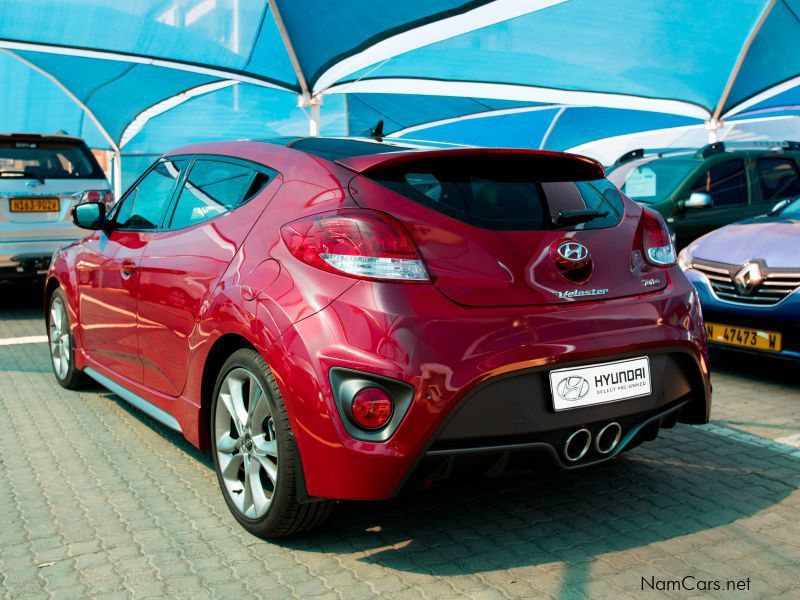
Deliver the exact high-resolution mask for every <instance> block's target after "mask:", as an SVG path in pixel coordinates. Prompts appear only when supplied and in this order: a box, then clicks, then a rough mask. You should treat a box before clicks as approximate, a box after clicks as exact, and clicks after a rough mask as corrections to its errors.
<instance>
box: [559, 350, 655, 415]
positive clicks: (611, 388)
mask: <svg viewBox="0 0 800 600" xmlns="http://www.w3.org/2000/svg"><path fill="white" fill-rule="evenodd" d="M550 391H551V392H552V394H553V408H554V409H555V410H568V409H570V408H579V407H582V406H592V405H594V404H605V403H606V402H618V401H619V400H627V399H629V398H637V397H639V396H648V395H650V393H651V391H652V390H651V385H650V360H649V359H648V358H647V357H646V356H642V357H640V358H630V359H626V360H617V361H614V362H609V363H602V364H599V365H587V366H585V367H574V368H571V369H556V370H555V371H550Z"/></svg>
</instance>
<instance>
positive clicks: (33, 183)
mask: <svg viewBox="0 0 800 600" xmlns="http://www.w3.org/2000/svg"><path fill="white" fill-rule="evenodd" d="M108 187H109V186H108V181H107V180H106V179H105V175H104V174H103V171H102V169H101V168H100V166H99V165H98V164H97V161H96V160H95V158H94V156H93V155H92V153H91V152H90V151H89V149H88V148H87V147H86V145H85V144H84V143H83V142H82V141H81V140H79V139H73V138H61V137H44V136H29V135H10V136H0V239H14V240H18V239H24V240H34V239H73V238H77V237H79V236H80V235H81V233H80V230H78V229H77V228H76V227H75V226H74V225H73V224H72V222H71V220H70V215H69V213H70V209H71V208H72V206H74V205H75V204H76V203H77V201H78V196H79V195H80V194H81V193H82V192H84V191H86V190H107V189H108Z"/></svg>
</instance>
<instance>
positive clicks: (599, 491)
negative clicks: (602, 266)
mask: <svg viewBox="0 0 800 600" xmlns="http://www.w3.org/2000/svg"><path fill="white" fill-rule="evenodd" d="M42 329H43V328H42V324H41V322H40V321H39V318H38V311H37V310H32V309H24V308H21V307H16V308H12V309H10V310H8V311H7V312H5V313H3V314H0V338H3V337H18V336H23V335H36V334H39V333H40V332H41V331H42ZM715 367H716V369H717V370H716V372H715V375H714V386H715V404H714V411H713V418H714V427H716V429H713V428H692V427H687V426H678V427H676V428H675V429H673V430H669V431H663V432H662V433H661V435H660V436H659V439H658V440H657V441H656V442H653V443H650V444H646V445H644V446H642V447H640V448H638V449H636V450H634V451H633V452H631V453H630V454H628V455H627V456H625V457H623V458H622V459H620V460H618V461H615V462H614V463H612V464H610V465H607V466H604V467H602V468H598V469H592V470H589V471H584V472H581V473H574V474H563V473H554V472H549V471H541V470H537V471H536V472H533V473H532V472H527V471H522V472H517V473H511V474H508V475H505V476H502V477H499V478H495V479H492V480H480V479H476V480H466V481H464V480H462V481H454V482H452V481H451V482H444V483H441V484H437V485H435V486H434V487H433V489H431V490H427V491H425V492H414V491H406V492H404V493H403V494H401V495H400V496H399V497H398V498H396V499H394V500H390V501H387V502H377V503H361V504H343V505H342V506H340V507H339V509H338V513H337V514H336V515H334V519H333V521H332V522H331V523H330V524H329V525H328V526H327V527H326V528H324V529H322V530H321V531H319V532H318V533H317V534H315V535H312V536H309V537H307V538H305V539H301V540H288V541H282V542H279V543H269V542H264V541H261V540H257V539H255V538H253V537H252V536H249V535H248V534H247V533H246V532H244V531H243V530H242V529H241V528H240V527H239V526H238V525H237V524H236V522H235V521H234V519H233V518H231V516H230V515H229V514H228V512H227V508H226V507H225V504H224V502H223V500H222V498H221V497H220V495H219V492H218V489H217V483H216V479H215V477H214V473H213V471H212V469H211V462H210V459H209V458H208V457H206V456H203V455H202V454H200V453H198V452H197V451H195V450H194V449H193V448H192V447H191V446H190V445H189V444H188V443H186V442H185V441H184V440H182V439H181V437H180V436H178V435H176V434H175V433H173V432H171V431H168V430H166V429H165V428H163V427H161V426H160V425H158V424H156V423H154V422H152V421H151V420H150V419H148V418H147V417H145V416H143V415H142V414H141V413H138V412H137V411H135V410H134V409H131V408H129V407H128V406H127V405H125V404H124V403H123V402H121V401H120V400H118V399H115V397H114V396H113V395H111V394H109V393H107V392H104V391H102V390H100V389H89V390H86V391H83V392H80V393H71V392H67V391H65V390H62V389H61V388H59V387H58V386H56V385H55V383H54V381H53V380H52V376H51V374H50V367H49V363H48V354H47V348H46V346H44V345H42V344H32V345H20V346H8V347H0V372H1V373H2V378H0V506H1V507H2V510H0V597H2V598H24V597H31V598H45V597H54V598H59V599H61V598H86V597H91V596H96V597H103V598H104V599H105V598H116V597H119V598H124V597H131V598H164V597H169V598H189V599H191V600H200V599H202V598H230V597H247V598H250V597H253V598H258V597H261V598H268V599H270V600H273V599H282V598H342V599H347V600H350V599H356V600H357V599H360V598H392V599H402V598H421V599H426V600H431V599H439V598H464V597H466V598H558V599H560V600H562V599H566V598H612V597H613V598H627V597H641V596H642V590H641V579H642V577H655V578H660V579H662V580H668V579H676V578H677V579H680V578H682V577H683V576H685V575H693V576H695V577H710V578H712V577H713V578H721V579H724V578H733V579H740V578H746V577H751V579H752V593H751V597H776V598H777V597H791V596H792V594H793V593H796V592H797V590H798V589H800V567H798V566H797V565H798V564H800V523H798V521H799V520H798V518H797V515H798V514H800V491H799V488H800V456H797V455H794V454H792V452H791V450H790V449H787V448H786V447H781V446H780V444H775V443H774V442H773V440H776V439H779V438H782V437H786V436H787V435H791V434H794V433H797V432H798V431H800V426H798V423H800V382H798V380H797V378H796V374H795V370H793V369H791V368H789V369H781V368H778V367H773V366H769V367H768V368H765V367H764V365H761V368H758V365H751V364H750V362H749V361H744V362H743V361H740V360H733V359H718V360H716V362H715ZM755 371H757V372H758V373H759V374H758V376H757V377H756V376H752V375H748V373H752V372H755ZM748 436H749V437H748ZM696 595H697V596H698V597H707V596H705V595H703V594H696ZM689 596H691V593H689V592H686V593H683V594H677V595H676V594H672V597H681V598H686V597H689ZM716 597H725V596H724V595H720V594H716ZM729 597H731V596H729ZM736 597H747V596H736Z"/></svg>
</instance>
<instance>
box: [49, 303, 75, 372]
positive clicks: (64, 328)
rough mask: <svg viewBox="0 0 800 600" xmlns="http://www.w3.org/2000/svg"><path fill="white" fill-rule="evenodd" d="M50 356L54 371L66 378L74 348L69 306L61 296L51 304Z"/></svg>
mask: <svg viewBox="0 0 800 600" xmlns="http://www.w3.org/2000/svg"><path fill="white" fill-rule="evenodd" d="M48 329H49V334H50V357H51V359H52V361H53V371H55V374H56V377H58V378H59V379H65V378H66V377H67V374H68V373H69V361H70V358H71V356H70V353H71V348H72V340H71V337H70V330H69V321H68V320H67V308H66V306H64V301H63V300H62V299H61V298H55V299H54V300H53V303H52V304H51V305H50V324H49V327H48Z"/></svg>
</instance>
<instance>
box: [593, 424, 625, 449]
mask: <svg viewBox="0 0 800 600" xmlns="http://www.w3.org/2000/svg"><path fill="white" fill-rule="evenodd" d="M621 438H622V426H621V425H620V424H619V423H617V422H616V421H612V422H611V423H609V424H608V425H606V426H605V427H603V428H602V429H601V430H600V432H599V433H598V434H597V437H596V438H595V440H594V449H595V450H597V452H598V454H608V453H610V452H613V450H614V448H616V447H617V445H618V444H619V441H620V439H621Z"/></svg>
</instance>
